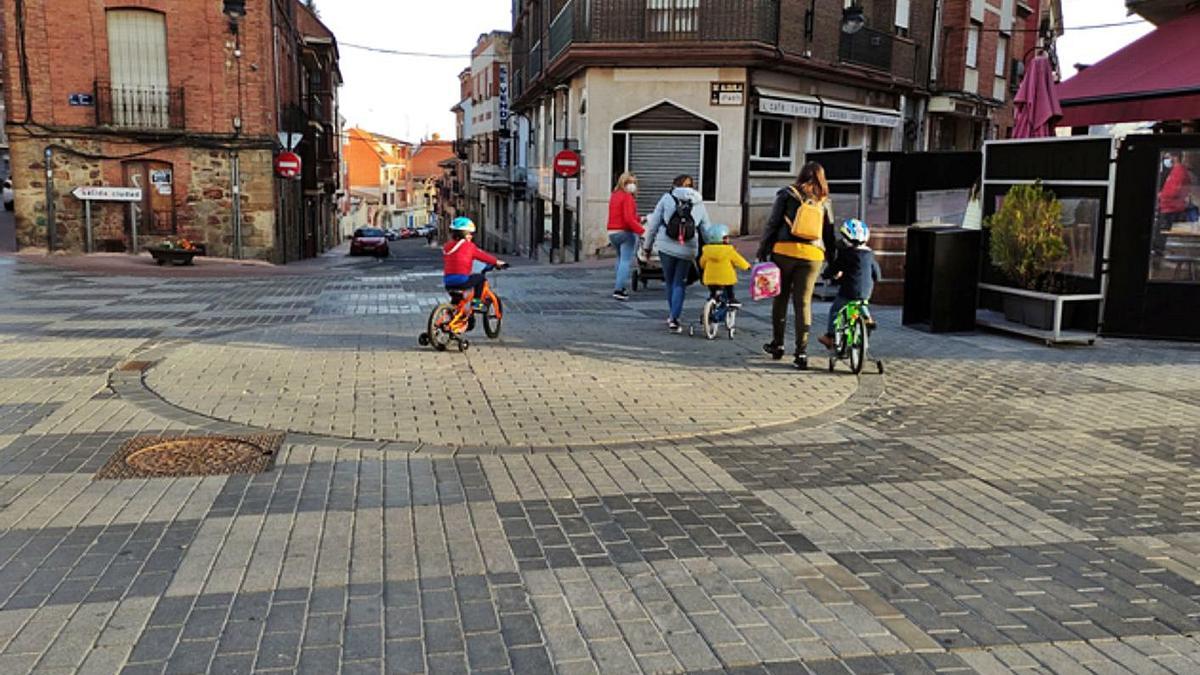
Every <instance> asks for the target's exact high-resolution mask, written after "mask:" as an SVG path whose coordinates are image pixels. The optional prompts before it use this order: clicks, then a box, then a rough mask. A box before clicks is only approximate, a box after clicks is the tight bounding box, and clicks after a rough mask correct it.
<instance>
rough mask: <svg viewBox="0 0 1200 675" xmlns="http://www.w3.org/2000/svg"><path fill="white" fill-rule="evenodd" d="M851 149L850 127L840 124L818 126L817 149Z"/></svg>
mask: <svg viewBox="0 0 1200 675" xmlns="http://www.w3.org/2000/svg"><path fill="white" fill-rule="evenodd" d="M848 147H850V127H846V126H842V125H840V124H821V125H819V126H817V149H818V150H829V149H831V148H848Z"/></svg>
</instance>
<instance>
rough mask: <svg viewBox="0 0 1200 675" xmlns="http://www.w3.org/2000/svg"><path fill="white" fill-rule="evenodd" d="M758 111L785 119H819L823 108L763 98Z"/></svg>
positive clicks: (814, 104) (802, 102)
mask: <svg viewBox="0 0 1200 675" xmlns="http://www.w3.org/2000/svg"><path fill="white" fill-rule="evenodd" d="M758 111H759V112H764V113H767V114H768V115H782V116H784V117H809V118H812V119H817V118H819V117H820V116H821V106H820V104H818V103H808V102H806V101H793V100H789V99H782V98H767V97H765V96H764V97H762V98H760V99H759V100H758Z"/></svg>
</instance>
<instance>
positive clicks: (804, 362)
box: [792, 354, 808, 370]
mask: <svg viewBox="0 0 1200 675" xmlns="http://www.w3.org/2000/svg"><path fill="white" fill-rule="evenodd" d="M792 365H793V366H795V367H796V370H808V357H807V356H806V355H804V354H797V355H796V358H795V359H794V360H793V361H792Z"/></svg>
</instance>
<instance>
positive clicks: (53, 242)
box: [25, 92, 58, 253]
mask: <svg viewBox="0 0 1200 675" xmlns="http://www.w3.org/2000/svg"><path fill="white" fill-rule="evenodd" d="M25 95H26V97H28V96H29V93H28V92H26V94H25ZM54 221H55V218H54V150H52V149H51V148H49V147H47V148H46V245H47V247H48V248H49V249H50V252H51V253H53V252H54V249H56V248H58V224H57V223H55V222H54Z"/></svg>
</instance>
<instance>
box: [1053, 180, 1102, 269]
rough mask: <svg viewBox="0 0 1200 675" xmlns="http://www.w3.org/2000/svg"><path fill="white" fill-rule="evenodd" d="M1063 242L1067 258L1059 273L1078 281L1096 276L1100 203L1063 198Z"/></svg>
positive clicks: (1059, 264)
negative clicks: (1065, 244) (1074, 277)
mask: <svg viewBox="0 0 1200 675" xmlns="http://www.w3.org/2000/svg"><path fill="white" fill-rule="evenodd" d="M1058 201H1059V203H1061V204H1062V225H1063V241H1065V242H1066V243H1067V255H1066V256H1065V257H1064V258H1063V259H1062V261H1060V262H1059V263H1058V268H1057V269H1058V271H1059V272H1062V273H1063V274H1070V275H1072V276H1077V277H1086V278H1089V279H1090V278H1093V277H1095V276H1096V240H1097V238H1098V235H1099V233H1100V211H1101V204H1100V200H1099V199H1074V198H1070V197H1067V198H1060V199H1059V200H1058Z"/></svg>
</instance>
